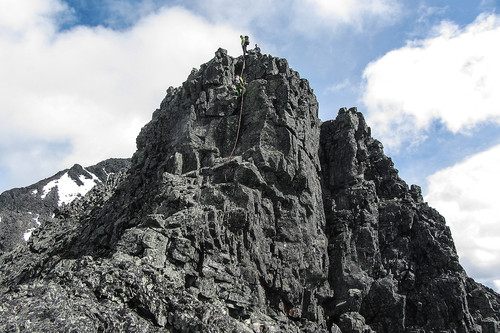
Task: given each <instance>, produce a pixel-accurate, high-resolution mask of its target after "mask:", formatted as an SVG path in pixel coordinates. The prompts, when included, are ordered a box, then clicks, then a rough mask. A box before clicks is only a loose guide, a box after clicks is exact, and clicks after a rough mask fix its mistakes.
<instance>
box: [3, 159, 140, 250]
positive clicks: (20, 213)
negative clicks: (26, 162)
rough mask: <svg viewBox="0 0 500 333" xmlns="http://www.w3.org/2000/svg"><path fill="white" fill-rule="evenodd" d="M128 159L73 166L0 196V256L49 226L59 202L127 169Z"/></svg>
mask: <svg viewBox="0 0 500 333" xmlns="http://www.w3.org/2000/svg"><path fill="white" fill-rule="evenodd" d="M129 166H130V159H119V158H111V159H107V160H105V161H102V162H100V163H98V164H96V165H93V166H90V167H87V168H83V167H82V166H81V165H79V164H75V165H74V166H73V167H71V168H70V169H66V170H62V171H60V172H58V173H57V174H55V175H54V176H52V177H49V178H47V179H44V180H41V181H39V182H37V183H35V184H33V185H30V186H27V187H23V188H15V189H12V190H8V191H5V192H3V193H1V194H0V254H2V253H4V252H8V251H10V250H12V249H13V248H14V247H15V246H16V245H18V244H22V243H24V242H25V241H26V239H27V238H29V236H30V234H31V233H32V232H33V230H35V229H36V228H38V226H39V225H41V224H43V223H45V222H47V223H51V222H52V220H53V216H54V211H55V210H57V209H58V208H59V207H60V204H61V203H63V202H64V203H69V202H71V201H72V200H74V199H75V198H78V197H81V196H82V195H83V194H85V193H86V192H87V191H88V190H90V188H91V186H94V185H95V184H99V183H106V182H107V180H108V178H109V177H110V175H112V174H114V173H117V172H119V171H120V170H121V169H127V168H128V167H129Z"/></svg>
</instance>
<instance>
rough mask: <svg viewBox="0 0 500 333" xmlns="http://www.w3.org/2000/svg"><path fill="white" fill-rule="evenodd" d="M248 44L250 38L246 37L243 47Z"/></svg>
mask: <svg viewBox="0 0 500 333" xmlns="http://www.w3.org/2000/svg"><path fill="white" fill-rule="evenodd" d="M248 44H250V38H248V36H245V45H248Z"/></svg>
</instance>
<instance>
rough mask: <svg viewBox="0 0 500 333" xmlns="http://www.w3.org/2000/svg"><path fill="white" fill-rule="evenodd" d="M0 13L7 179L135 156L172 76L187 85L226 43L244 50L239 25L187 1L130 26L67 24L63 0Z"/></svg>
mask: <svg viewBox="0 0 500 333" xmlns="http://www.w3.org/2000/svg"><path fill="white" fill-rule="evenodd" d="M0 15H1V16H0V49H1V50H2V52H0V75H1V77H2V80H0V91H1V92H2V98H0V118H1V119H2V121H1V123H0V156H1V157H0V165H1V168H2V170H4V174H5V173H7V174H9V175H10V179H9V183H8V184H6V185H4V184H2V185H4V186H5V187H10V186H14V184H17V182H19V181H20V179H23V180H24V182H26V181H28V180H27V177H28V178H29V179H30V180H29V181H30V182H34V181H36V180H39V179H41V178H44V177H47V176H48V175H50V174H51V173H53V172H54V170H59V169H62V168H65V167H69V166H71V165H72V164H73V163H81V164H83V165H89V164H91V163H96V162H99V161H101V160H103V159H106V158H109V157H130V156H132V154H133V152H134V151H135V138H136V136H137V134H138V133H139V131H140V128H141V127H142V126H143V125H144V124H146V123H147V122H148V121H149V119H150V117H151V114H152V112H153V111H154V110H155V109H156V108H157V106H158V105H159V103H160V102H161V99H162V98H163V96H164V92H165V90H166V89H167V88H168V87H169V86H171V85H172V86H178V85H180V84H181V83H182V81H183V80H184V79H185V78H186V77H187V75H188V74H189V72H190V70H191V69H192V67H193V65H196V64H201V63H203V62H205V61H206V60H207V59H210V58H212V57H213V54H214V52H215V51H216V50H217V48H219V47H224V48H226V49H228V51H229V52H230V53H231V54H234V55H235V56H237V55H239V52H240V49H239V45H238V44H239V41H238V36H239V34H238V32H236V31H235V30H233V29H232V28H230V27H227V26H223V25H217V24H210V23H208V22H207V21H206V20H205V19H203V18H201V17H199V16H196V15H194V14H193V13H191V12H189V11H187V10H185V9H182V8H179V7H164V8H162V9H160V10H158V11H156V12H154V13H151V14H149V15H147V16H145V17H143V18H142V19H140V20H138V21H137V22H136V23H135V25H134V26H133V27H131V28H129V29H126V30H123V31H117V30H113V29H110V28H104V27H102V26H98V27H93V28H90V27H85V26H75V27H72V28H71V29H69V30H65V31H59V30H58V22H61V21H64V19H65V18H68V19H71V15H72V13H71V11H70V10H69V8H68V7H66V6H65V5H63V4H62V3H61V2H59V1H56V0H36V1H31V0H8V1H6V2H5V1H2V3H1V5H0ZM23 144H24V145H23ZM55 149H58V150H59V152H58V153H56V152H55V151H54V150H55ZM61 152H64V153H63V154H61ZM32 163H34V164H36V167H34V166H33V165H32ZM20 165H23V166H20ZM23 168H24V170H23ZM30 169H31V170H32V171H31V172H29V170H30ZM28 184H29V183H28ZM26 185H27V184H26ZM4 186H2V187H4Z"/></svg>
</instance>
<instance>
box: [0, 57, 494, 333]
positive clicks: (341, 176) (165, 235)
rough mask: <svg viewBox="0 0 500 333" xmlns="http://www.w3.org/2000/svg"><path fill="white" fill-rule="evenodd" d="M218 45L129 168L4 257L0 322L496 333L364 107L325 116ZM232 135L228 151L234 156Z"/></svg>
mask: <svg viewBox="0 0 500 333" xmlns="http://www.w3.org/2000/svg"><path fill="white" fill-rule="evenodd" d="M245 65H246V66H245V69H244V74H243V77H244V79H245V81H246V82H247V86H246V94H245V95H244V101H243V103H244V104H243V113H242V120H241V129H240V132H239V133H238V134H237V129H238V123H239V119H240V114H239V110H240V106H241V104H240V103H241V99H239V98H238V97H237V94H236V90H235V87H234V86H233V84H232V79H233V75H234V74H235V73H238V74H239V73H240V72H241V70H242V66H243V57H239V58H232V57H230V56H228V55H227V53H226V52H225V51H224V50H222V49H219V50H218V51H217V52H216V55H215V58H213V59H212V60H210V61H209V62H208V63H206V64H203V65H202V66H201V67H200V69H199V70H193V72H192V73H191V74H190V75H189V77H188V79H187V80H186V82H184V84H183V85H182V86H181V87H178V88H170V89H169V90H168V91H167V95H166V97H165V99H164V100H163V101H162V103H161V106H160V109H158V110H156V111H155V112H154V114H153V119H152V120H151V122H150V123H148V124H147V125H146V126H145V127H144V128H143V129H142V131H141V133H140V134H139V136H138V138H137V152H136V153H135V154H134V156H133V158H132V166H131V167H130V169H129V170H128V171H127V172H125V173H119V174H116V175H115V176H114V177H113V179H112V180H111V181H108V182H107V184H103V185H101V186H98V187H96V188H94V189H93V190H92V191H91V192H89V194H87V196H85V197H84V198H82V199H80V200H76V201H74V202H73V203H72V204H70V205H68V206H66V207H64V208H61V209H60V210H59V212H58V215H57V216H56V217H55V220H56V221H54V222H53V223H46V224H44V225H42V226H41V227H40V228H38V229H36V230H35V231H34V232H33V235H32V236H31V238H30V239H29V241H28V243H27V244H26V246H21V247H17V248H15V249H14V250H13V251H12V252H8V253H6V254H4V255H3V256H2V257H1V258H0V273H1V274H0V286H1V287H0V330H1V331H5V332H311V333H312V332H335V333H338V332H342V333H374V332H377V333H392V332H408V333H409V332H412V333H424V332H440V333H442V332H448V333H451V332H456V333H458V332H460V333H466V332H477V333H479V332H482V333H490V332H498V331H499V321H500V315H499V313H500V296H499V295H498V294H496V293H495V292H493V291H492V290H490V289H488V288H486V287H484V286H482V285H480V284H478V283H476V282H474V281H473V280H472V279H470V278H468V277H467V275H466V273H465V271H464V270H463V268H462V267H461V266H460V264H459V261H458V257H457V254H456V251H455V247H454V244H453V240H452V238H451V234H450V231H449V228H448V227H447V226H446V223H445V220H444V218H443V217H442V216H441V215H440V214H439V213H438V212H437V211H436V210H434V209H432V208H430V207H429V206H428V205H427V204H426V203H425V202H424V201H423V200H422V195H421V193H420V188H419V187H418V186H411V187H408V186H407V184H406V183H405V182H404V181H403V180H401V179H400V178H399V177H398V172H397V170H396V169H395V168H394V166H393V163H392V161H391V160H390V158H388V157H387V156H385V155H384V153H383V148H382V144H381V143H380V142H378V141H377V140H375V139H373V138H372V137H371V135H370V129H369V127H368V126H367V124H366V123H365V121H364V119H363V116H362V114H361V113H359V112H357V110H356V109H350V110H347V109H341V110H340V111H339V114H338V116H337V118H336V119H335V120H331V121H327V122H324V123H321V122H320V121H319V119H318V116H317V115H318V103H317V101H316V97H315V96H314V94H313V91H312V89H311V88H310V87H309V84H308V81H307V80H305V79H302V78H300V76H299V74H298V73H297V72H295V71H293V70H292V69H290V67H289V66H288V64H287V61H286V60H285V59H279V58H275V57H271V56H267V55H249V56H247V58H246V62H245ZM236 138H238V142H237V145H236V150H235V152H234V156H232V157H231V158H228V156H230V155H231V151H232V148H233V145H234V142H235V140H236Z"/></svg>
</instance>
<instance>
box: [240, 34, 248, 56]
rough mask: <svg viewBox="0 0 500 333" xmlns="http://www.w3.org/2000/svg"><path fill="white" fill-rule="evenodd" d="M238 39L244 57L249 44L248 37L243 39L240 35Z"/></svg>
mask: <svg viewBox="0 0 500 333" xmlns="http://www.w3.org/2000/svg"><path fill="white" fill-rule="evenodd" d="M240 39H241V48H242V49H243V55H246V54H247V53H248V52H247V46H248V45H249V44H250V39H249V38H248V36H245V37H243V36H242V35H240Z"/></svg>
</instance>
